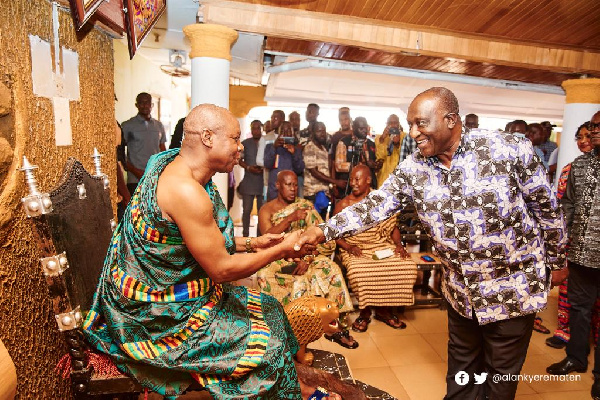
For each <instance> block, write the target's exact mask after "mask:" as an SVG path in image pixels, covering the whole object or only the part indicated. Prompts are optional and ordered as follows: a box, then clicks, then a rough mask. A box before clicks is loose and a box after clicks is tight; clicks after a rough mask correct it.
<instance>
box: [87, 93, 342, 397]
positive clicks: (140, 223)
mask: <svg viewBox="0 0 600 400" xmlns="http://www.w3.org/2000/svg"><path fill="white" fill-rule="evenodd" d="M183 130H184V139H183V142H182V145H181V149H173V150H168V151H166V152H162V153H159V154H157V155H155V156H153V157H152V158H151V159H150V161H149V163H148V166H147V168H146V172H145V174H144V176H143V178H142V179H141V181H140V183H139V185H138V187H137V189H136V191H135V192H134V193H133V196H132V198H131V202H130V203H129V206H128V207H127V210H126V211H125V215H124V217H123V220H122V221H121V223H120V224H119V226H118V227H117V229H116V230H115V232H114V234H113V238H112V242H111V246H110V248H109V250H108V254H107V257H106V260H105V264H104V269H103V272H102V275H101V277H100V282H99V285H98V289H97V292H96V295H95V296H94V301H93V305H92V308H91V310H90V312H89V314H88V315H87V317H86V319H85V322H84V331H85V333H86V336H87V339H88V340H89V342H90V343H91V344H92V345H93V346H94V347H96V348H97V349H98V350H100V351H102V352H104V353H106V354H108V355H109V356H110V357H111V358H112V359H113V361H114V363H115V364H116V365H117V367H118V368H119V369H120V370H121V371H124V372H126V373H128V374H130V375H132V376H133V377H135V379H137V380H138V381H139V383H140V384H141V385H142V386H144V387H146V388H149V389H151V390H153V391H155V392H158V393H159V394H162V395H164V396H165V398H166V399H174V398H176V397H177V395H179V394H180V393H182V392H183V391H185V390H186V388H187V387H188V386H189V385H190V384H191V383H192V382H193V380H196V381H198V382H199V383H200V384H201V385H202V386H204V387H205V388H206V389H207V390H208V391H209V392H210V394H211V395H212V396H213V398H215V399H294V400H296V399H298V400H299V399H301V398H304V399H306V398H307V397H308V396H309V395H310V394H311V393H312V392H313V391H315V388H314V387H313V388H311V387H308V386H306V385H304V384H301V383H299V380H298V375H297V373H296V368H295V364H294V362H292V361H293V359H292V356H293V355H294V354H295V352H296V351H297V348H298V344H297V340H296V338H295V336H294V334H293V332H292V330H291V328H290V325H289V322H288V320H287V318H286V316H285V314H284V312H283V310H282V307H281V305H280V304H279V302H278V301H277V300H275V299H274V298H273V297H271V296H266V295H262V294H260V293H259V292H257V291H252V290H248V289H246V288H245V287H242V286H240V287H234V286H232V285H229V284H228V283H227V282H231V281H235V280H237V279H240V278H244V277H247V276H249V275H251V274H252V273H254V272H255V271H257V270H258V269H259V268H261V267H262V266H264V265H266V264H268V263H270V262H272V261H274V260H278V259H280V258H286V257H301V256H303V255H305V254H306V253H307V252H308V251H312V250H314V247H313V248H312V249H311V248H306V247H303V248H302V249H301V250H300V251H299V252H295V251H294V250H293V243H294V242H295V241H296V240H297V238H298V234H297V233H292V234H290V235H288V236H287V237H284V236H283V235H265V236H262V237H259V238H235V237H234V236H233V223H232V220H231V218H230V217H229V214H228V212H227V210H226V208H225V206H224V205H223V201H222V200H221V196H220V195H219V192H218V191H217V187H216V185H215V184H214V183H213V181H212V177H213V175H214V174H215V173H216V172H230V171H231V170H232V169H233V167H234V165H236V164H237V163H238V162H239V159H240V152H241V150H242V149H243V146H242V145H241V143H240V127H239V123H238V121H237V120H236V118H235V117H234V116H233V114H231V113H230V112H229V111H227V110H226V109H224V108H220V107H217V106H214V105H212V104H203V105H200V106H198V107H195V108H194V109H193V110H192V111H191V112H190V114H189V115H188V116H187V118H186V120H185V123H184V127H183ZM236 252H239V253H236ZM242 252H243V253H242ZM246 252H247V253H246ZM329 398H330V399H334V398H336V399H338V398H340V397H339V396H338V395H330V396H329Z"/></svg>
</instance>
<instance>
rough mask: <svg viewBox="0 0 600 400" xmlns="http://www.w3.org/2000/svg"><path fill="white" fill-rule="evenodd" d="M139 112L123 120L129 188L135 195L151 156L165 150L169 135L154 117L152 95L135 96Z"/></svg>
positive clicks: (141, 94) (122, 127)
mask: <svg viewBox="0 0 600 400" xmlns="http://www.w3.org/2000/svg"><path fill="white" fill-rule="evenodd" d="M135 106H136V107H137V109H138V114H137V115H136V116H135V117H133V118H131V119H129V120H127V121H125V122H123V125H121V129H122V130H123V142H124V143H123V144H124V145H125V147H126V148H127V172H128V173H127V189H129V193H131V194H132V195H133V192H135V189H136V187H137V184H138V182H139V181H140V178H141V177H142V175H144V170H145V169H146V164H147V163H148V160H149V159H150V157H151V156H153V155H154V154H156V153H159V152H161V151H165V150H166V148H165V143H166V141H167V137H166V135H165V128H164V127H163V124H161V122H160V121H158V120H156V119H154V118H152V117H151V116H150V112H151V111H152V96H150V95H149V94H148V93H144V92H142V93H140V94H138V95H137V97H136V98H135Z"/></svg>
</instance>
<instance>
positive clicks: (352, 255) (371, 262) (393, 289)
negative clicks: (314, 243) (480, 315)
mask: <svg viewBox="0 0 600 400" xmlns="http://www.w3.org/2000/svg"><path fill="white" fill-rule="evenodd" d="M349 185H350V188H351V192H350V194H349V195H348V196H346V197H345V198H344V199H343V200H341V201H340V202H338V203H337V204H336V206H335V213H336V214H337V213H338V212H340V211H341V210H343V209H344V208H346V207H348V206H351V205H353V204H355V203H358V202H359V201H360V200H362V199H364V198H365V197H366V196H367V195H368V194H369V192H370V191H371V170H370V169H369V168H368V167H367V166H365V165H362V164H360V165H357V166H356V167H354V169H353V170H352V173H351V174H350V182H349ZM396 221H397V218H396V217H395V216H393V217H391V218H388V219H387V220H386V221H384V222H382V223H380V224H379V225H375V226H374V227H372V228H370V229H368V230H367V231H365V232H363V233H359V234H358V235H356V236H349V237H347V238H341V239H337V240H336V243H337V245H338V248H339V249H340V255H341V258H342V263H343V265H344V267H345V268H346V276H347V278H348V283H349V285H350V288H351V289H352V292H353V293H354V294H355V295H356V297H357V298H358V308H359V309H360V315H359V316H358V318H356V320H354V323H353V324H352V330H354V331H357V332H364V331H366V330H367V328H368V326H369V323H370V322H371V307H373V308H374V309H375V319H377V320H379V321H383V322H384V323H386V324H387V325H389V326H390V327H392V328H394V329H404V328H406V324H405V323H404V322H403V321H401V320H400V318H399V317H398V314H397V312H398V311H400V312H401V311H403V309H404V306H409V305H411V304H413V303H414V296H413V286H414V284H415V280H416V278H417V265H416V264H415V262H414V261H412V259H411V258H410V256H409V254H408V253H407V252H406V249H405V248H404V246H402V242H401V239H402V237H401V235H400V230H399V229H398V226H397V223H396ZM385 249H389V251H390V253H392V255H391V256H388V257H387V258H382V259H376V258H379V257H374V256H375V251H378V250H385Z"/></svg>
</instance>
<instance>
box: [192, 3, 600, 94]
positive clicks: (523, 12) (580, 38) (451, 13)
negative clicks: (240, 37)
mask: <svg viewBox="0 0 600 400" xmlns="http://www.w3.org/2000/svg"><path fill="white" fill-rule="evenodd" d="M202 3H204V4H205V6H204V7H205V16H206V18H205V21H206V22H214V23H221V24H225V25H228V26H231V27H232V28H234V29H237V30H240V31H247V32H253V33H260V34H263V35H265V36H267V41H266V50H267V51H272V52H276V53H283V54H298V55H303V56H312V57H319V58H324V59H331V60H339V61H350V62H360V63H370V64H377V65H385V66H394V67H403V68H411V69H420V70H428V71H435V72H445V73H454V74H464V75H470V76H477V77H484V78H490V79H502V80H511V81H520V82H528V83H537V84H546V85H553V86H560V83H561V82H562V81H564V80H566V79H575V78H579V77H581V76H582V75H584V74H585V75H586V76H590V77H600V1H598V0H488V1H485V2H484V1H481V0H412V1H398V0H239V1H221V0H205V1H203V2H202ZM407 54H408V55H407ZM410 54H417V55H418V56H412V55H410Z"/></svg>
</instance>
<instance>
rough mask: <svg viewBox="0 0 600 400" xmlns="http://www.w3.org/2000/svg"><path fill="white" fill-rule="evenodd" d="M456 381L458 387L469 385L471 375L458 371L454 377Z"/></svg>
mask: <svg viewBox="0 0 600 400" xmlns="http://www.w3.org/2000/svg"><path fill="white" fill-rule="evenodd" d="M454 381H455V382H456V384H457V385H460V386H464V385H466V384H467V383H469V374H467V373H466V372H465V371H458V372H457V373H456V375H454Z"/></svg>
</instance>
